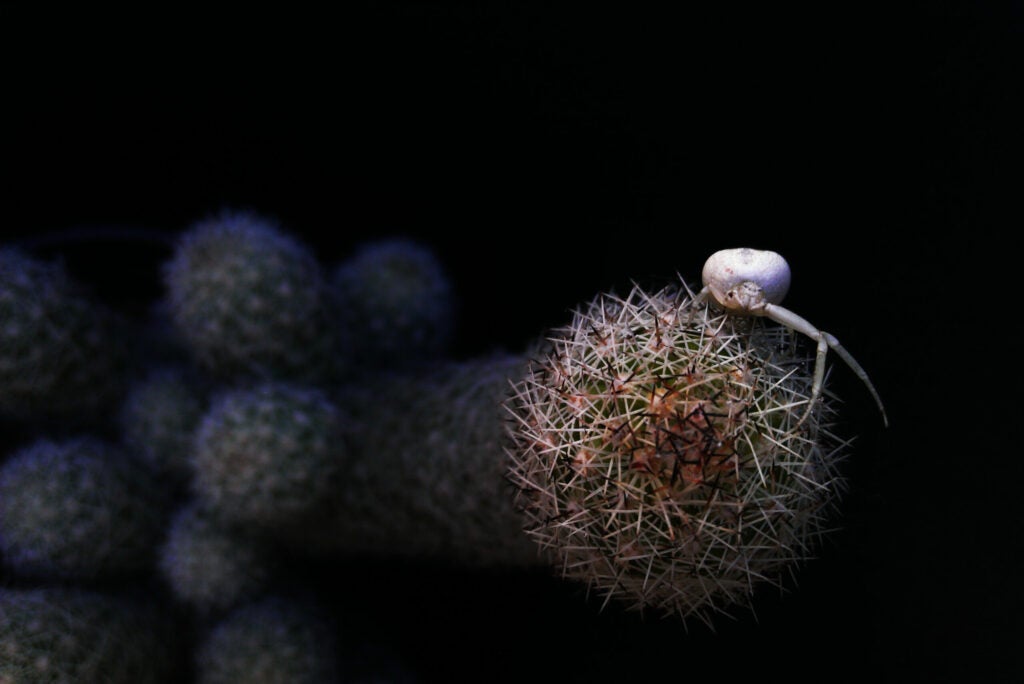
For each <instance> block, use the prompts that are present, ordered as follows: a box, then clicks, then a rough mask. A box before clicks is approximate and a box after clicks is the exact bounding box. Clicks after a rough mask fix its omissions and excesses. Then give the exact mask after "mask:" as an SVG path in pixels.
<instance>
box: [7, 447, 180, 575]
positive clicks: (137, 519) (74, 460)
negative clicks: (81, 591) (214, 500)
mask: <svg viewBox="0 0 1024 684" xmlns="http://www.w3.org/2000/svg"><path fill="white" fill-rule="evenodd" d="M168 503H169V500H168V497H167V495H166V491H165V490H164V488H163V487H162V486H161V485H160V483H159V482H158V481H157V480H156V478H155V477H154V476H153V474H152V473H151V472H150V471H149V470H148V469H147V468H146V467H145V466H144V465H143V464H142V463H140V462H139V461H138V460H137V459H134V458H132V457H130V456H128V455H127V454H125V453H123V452H122V451H120V450H119V449H118V448H117V447H116V446H114V445H111V444H108V443H105V442H102V441H100V440H98V439H94V438H91V437H83V438H76V439H69V440H65V441H61V442H53V441H50V440H40V441H37V442H34V443H32V444H31V445H29V446H27V447H25V448H23V449H21V450H19V451H17V452H15V453H14V454H13V455H12V456H11V457H10V459H9V460H8V461H7V462H6V463H4V464H3V467H2V468H0V551H2V553H3V557H4V561H5V563H6V564H7V566H8V567H9V568H10V569H11V571H12V572H14V573H15V574H17V575H19V576H25V577H39V578H54V579H68V580H80V581H89V580H101V579H109V578H114V577H122V576H131V575H138V574H142V573H147V572H150V571H152V569H153V567H154V565H153V563H154V561H155V552H156V548H157V546H158V545H159V543H160V540H161V538H162V536H163V530H164V525H165V522H166V514H167V507H168Z"/></svg>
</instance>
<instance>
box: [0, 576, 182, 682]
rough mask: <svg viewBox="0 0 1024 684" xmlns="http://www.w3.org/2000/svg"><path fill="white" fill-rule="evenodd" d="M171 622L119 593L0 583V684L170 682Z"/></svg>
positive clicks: (174, 654)
mask: <svg viewBox="0 0 1024 684" xmlns="http://www.w3.org/2000/svg"><path fill="white" fill-rule="evenodd" d="M174 627H175V625H174V622H173V620H172V619H171V618H170V617H169V616H168V615H167V614H166V613H165V612H163V611H161V610H160V609H158V608H152V607H143V606H142V605H140V604H139V603H137V602H135V601H132V600H129V599H127V598H121V597H116V596H112V595H108V594H99V593H92V592H86V591H82V590H78V589H56V588H43V589H9V588H0V684H29V683H31V684H81V683H82V682H103V684H162V683H165V682H166V683H167V684H174V683H176V682H180V681H182V680H181V679H180V675H181V674H182V673H180V672H179V667H178V666H177V662H178V661H179V660H180V657H179V656H180V654H179V644H178V643H177V640H176V639H175V637H174Z"/></svg>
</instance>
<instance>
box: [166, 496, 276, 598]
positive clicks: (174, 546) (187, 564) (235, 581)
mask: <svg viewBox="0 0 1024 684" xmlns="http://www.w3.org/2000/svg"><path fill="white" fill-rule="evenodd" d="M160 572H161V575H162V576H163V578H164V580H165V581H166V582H167V584H168V585H169V586H170V588H171V593H172V594H173V596H174V597H175V599H177V600H178V601H179V602H181V603H182V604H184V605H187V606H188V607H189V608H190V609H192V610H194V611H195V612H196V613H198V614H200V615H204V616H208V615H213V614H219V613H223V612H225V611H227V610H229V609H230V608H233V607H234V606H236V605H238V604H240V603H241V602H243V601H244V600H247V599H252V598H254V597H255V596H257V595H259V594H261V593H262V592H264V591H265V590H266V589H267V587H268V586H269V584H270V581H271V579H272V577H273V574H274V568H273V562H272V560H271V554H270V550H269V548H268V547H267V545H266V544H265V543H264V542H263V541H262V540H260V539H259V538H257V537H256V536H255V535H253V534H251V533H250V532H249V531H248V530H245V529H238V528H229V527H227V526H225V525H223V524H221V523H220V522H218V521H216V520H213V519H211V517H210V516H209V515H208V514H207V513H206V512H205V511H203V510H202V509H201V508H200V507H199V506H197V505H195V504H190V505H187V506H186V507H184V508H183V509H181V510H179V511H178V513H177V514H176V515H175V516H174V520H173V521H172V522H171V527H170V530H169V532H168V535H167V539H166V541H165V542H164V545H163V547H162V548H161V549H160Z"/></svg>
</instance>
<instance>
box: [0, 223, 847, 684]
mask: <svg viewBox="0 0 1024 684" xmlns="http://www.w3.org/2000/svg"><path fill="white" fill-rule="evenodd" d="M327 273H331V274H332V276H330V277H328V276H326V275H325V274H327ZM162 275H163V278H164V285H165V290H164V298H163V300H162V301H161V302H159V303H158V310H160V311H163V312H166V314H167V316H168V320H169V323H170V325H171V326H172V327H173V328H174V331H175V337H174V338H173V339H171V340H170V342H172V343H173V344H174V350H173V352H172V353H170V354H168V353H167V352H168V349H166V348H161V349H155V350H154V354H153V358H152V359H151V362H150V363H149V365H147V366H144V367H142V368H136V369H134V370H133V371H132V372H133V373H134V376H133V377H132V378H131V380H132V383H130V384H128V385H127V391H126V392H122V394H120V395H117V394H116V393H113V392H108V391H107V390H108V387H109V384H104V383H103V382H101V380H102V379H103V378H102V376H105V375H110V376H111V378H110V379H111V380H112V381H117V380H119V378H120V376H118V375H117V374H116V373H115V372H114V371H115V370H116V368H115V366H117V363H115V361H114V360H113V359H116V358H119V357H118V356H117V355H116V354H114V353H113V352H115V351H116V350H117V349H118V348H119V346H118V344H110V345H107V346H104V345H106V344H107V343H105V342H103V341H102V336H101V335H100V331H101V330H103V328H102V327H101V326H100V324H99V322H98V321H101V320H103V319H102V316H100V315H99V314H98V313H96V312H98V311H99V309H91V308H89V307H87V306H86V305H85V304H84V303H83V302H84V301H85V300H77V299H74V298H72V297H71V296H70V295H68V294H66V292H65V291H67V292H70V291H71V290H70V289H69V288H67V287H65V280H66V279H65V276H64V275H63V274H62V272H61V271H59V270H58V269H56V268H55V267H49V266H45V265H43V264H42V263H41V262H37V261H34V260H32V259H30V258H28V257H25V256H23V255H20V254H19V253H15V252H4V251H0V314H3V315H5V316H6V317H7V318H6V319H5V320H4V321H0V324H2V325H0V336H6V337H3V339H6V340H8V341H9V342H10V344H8V345H7V346H5V347H3V348H2V349H0V414H2V417H4V419H14V420H20V419H21V417H22V416H23V415H27V414H31V413H33V412H35V413H38V412H40V411H42V410H43V409H42V408H41V407H44V406H47V405H49V404H50V403H52V404H53V405H54V406H57V407H61V410H63V408H65V407H66V408H75V407H77V408H76V410H82V411H84V410H85V409H86V408H89V407H91V406H92V405H93V404H94V403H95V404H96V405H99V402H101V401H102V402H105V403H104V404H103V405H105V406H107V407H108V408H113V409H114V413H116V416H117V418H118V419H119V420H117V421H112V422H107V421H100V422H96V423H93V424H92V425H93V426H94V427H95V428H96V432H97V433H99V432H103V434H104V437H103V438H101V437H100V436H99V435H98V434H88V433H83V435H82V436H81V437H80V438H76V439H64V440H54V439H48V438H46V437H45V435H38V436H39V439H38V440H30V441H28V446H24V447H23V448H20V449H17V450H14V451H11V452H9V453H7V454H6V455H4V457H3V459H4V460H0V560H2V567H3V568H4V569H5V572H7V573H8V575H9V578H10V581H11V582H13V583H14V584H15V585H17V584H19V583H33V582H34V583H40V584H42V585H44V588H46V589H47V590H49V589H52V588H53V585H55V584H56V583H63V584H66V585H68V586H70V587H72V589H73V590H74V591H78V590H80V589H83V585H92V587H91V588H96V585H98V584H99V583H102V582H107V581H110V582H119V581H121V580H122V578H124V579H130V580H132V581H143V582H145V581H147V580H155V582H154V584H155V585H156V586H157V587H158V588H159V590H160V591H163V592H165V594H166V597H167V598H168V599H169V600H170V603H172V604H173V605H174V606H175V608H176V609H178V610H180V611H181V612H182V613H183V614H184V615H185V616H186V619H187V620H188V621H189V624H190V625H192V626H193V627H195V628H196V632H195V634H196V635H199V636H200V638H199V639H198V641H197V642H196V643H193V644H192V646H193V649H192V654H193V656H194V662H193V665H194V673H193V674H194V679H197V680H198V681H200V682H206V683H209V684H216V683H217V682H222V681H232V682H234V681H247V682H262V681H267V682H270V681H285V680H286V681H295V682H305V681H309V682H326V681H334V680H335V679H336V678H338V677H341V676H343V671H344V670H345V664H344V663H342V662H341V660H339V658H338V652H337V647H338V645H339V643H341V642H342V641H344V640H345V639H344V638H342V637H343V636H351V634H348V633H346V634H345V635H342V634H340V633H338V632H337V631H334V627H335V625H330V628H328V623H327V622H323V621H322V620H321V619H320V617H319V616H316V615H314V614H312V613H309V612H308V611H305V610H304V609H303V608H302V607H301V606H299V605H298V604H295V603H293V602H290V601H285V600H282V599H280V597H275V593H276V590H277V589H279V588H280V587H281V586H282V584H287V582H288V581H289V580H291V581H294V580H295V579H296V578H295V576H294V575H293V576H290V577H289V575H288V572H289V570H291V571H293V572H295V571H296V570H295V567H294V566H295V561H296V559H301V561H300V562H299V564H300V565H301V564H306V563H312V564H316V563H318V562H319V561H321V560H324V561H325V562H332V563H333V562H351V561H352V560H353V559H356V560H358V559H359V558H372V559H373V560H374V561H376V562H380V561H382V560H383V561H384V562H391V561H397V562H401V563H409V562H425V563H426V564H430V565H434V566H435V567H436V566H437V564H438V563H440V564H442V565H443V566H458V567H460V568H464V569H465V568H471V569H473V570H494V569H499V570H508V569H513V570H515V571H523V570H537V569H545V570H550V571H552V572H553V573H554V574H557V575H558V576H559V577H562V578H564V579H565V580H567V581H568V582H570V583H579V584H581V585H583V586H585V587H587V589H588V590H590V591H592V592H594V593H596V594H598V595H599V596H600V597H601V605H604V604H605V603H607V602H611V601H615V602H617V603H620V604H622V605H624V606H625V607H627V608H634V609H637V610H640V611H642V612H645V613H656V614H661V615H675V616H679V617H681V618H682V621H683V623H684V624H686V623H688V622H690V621H691V620H692V619H697V620H702V621H704V622H706V623H708V624H709V625H711V626H714V620H715V617H716V615H717V614H719V613H727V614H732V613H734V612H735V611H736V610H737V609H742V608H743V607H746V606H750V605H751V603H752V602H753V598H754V595H755V593H756V592H757V590H758V589H759V588H760V587H769V588H770V587H778V588H782V589H784V588H786V587H787V578H788V577H789V576H790V575H791V574H792V573H793V572H794V570H795V569H796V568H797V567H798V566H799V565H800V564H801V563H802V562H803V561H805V560H807V559H808V558H810V557H812V556H813V555H814V554H815V553H816V549H817V546H818V544H819V540H820V538H821V537H822V536H823V535H824V534H825V533H826V532H827V531H828V530H829V528H830V526H831V525H832V515H833V513H834V512H835V509H836V506H837V504H838V502H839V500H840V497H841V495H842V493H843V490H844V480H843V477H842V475H841V473H840V468H839V464H840V463H841V462H842V459H843V458H844V457H845V455H846V447H847V444H848V443H847V442H845V441H844V440H842V439H840V438H839V437H837V436H836V434H834V432H833V425H832V424H833V419H834V404H833V403H832V401H831V399H829V398H828V396H827V393H826V399H825V401H823V402H821V403H820V404H817V405H815V406H813V407H810V409H808V405H809V398H810V395H811V387H812V383H813V377H812V373H811V370H810V366H811V364H810V359H809V358H808V357H807V356H806V355H805V354H804V353H803V351H802V350H803V347H801V346H800V345H799V342H798V340H797V338H795V337H794V336H793V335H791V334H790V333H789V332H788V331H786V330H784V329H781V328H779V327H778V326H774V325H771V324H766V323H765V322H764V321H762V320H760V319H757V318H742V317H739V316H734V315H729V314H727V313H725V312H723V311H720V310H718V309H715V308H712V307H713V305H712V306H708V305H707V304H700V303H698V302H695V300H694V297H693V295H692V293H691V292H690V290H689V289H688V288H687V287H686V285H685V284H684V283H678V284H672V285H669V286H667V287H663V288H661V289H655V290H648V289H645V288H642V287H639V286H634V287H633V289H632V290H631V291H629V292H628V294H626V295H625V296H618V295H615V294H601V295H598V296H597V297H596V298H594V299H593V300H592V301H590V302H589V303H587V304H586V305H585V306H583V307H582V308H581V309H579V310H578V311H576V312H575V314H574V315H573V317H572V320H571V322H570V323H569V324H567V325H566V326H564V327H561V328H557V329H555V330H552V331H550V332H548V333H547V334H546V335H545V336H544V337H543V339H542V341H540V342H538V343H537V344H536V345H534V346H532V347H530V348H528V349H525V350H521V351H512V352H508V351H504V350H502V351H495V352H492V353H486V354H481V355H479V356H476V357H470V358H456V357H454V356H453V355H452V354H451V346H450V343H451V342H452V341H453V339H454V335H455V328H454V323H455V302H454V294H455V293H454V285H453V284H452V282H451V281H450V280H449V279H448V277H447V274H446V273H445V272H444V269H443V268H442V265H441V262H440V260H438V259H437V258H436V255H434V254H432V253H431V251H430V250H429V249H427V248H426V247H425V246H423V245H421V244H417V243H415V242H412V241H408V240H398V239H396V240H377V241H374V242H371V243H368V244H366V245H364V246H362V247H361V248H359V249H357V250H355V251H354V253H353V254H351V255H349V256H348V257H347V258H345V259H342V260H339V261H338V262H337V263H336V264H335V265H334V267H333V269H330V268H327V267H326V265H324V264H321V263H320V262H319V261H318V257H317V255H316V254H315V253H314V252H313V250H312V249H311V248H310V247H309V246H307V245H306V244H305V243H303V242H302V241H301V240H299V239H298V238H296V237H295V236H294V235H292V234H290V233H288V232H286V231H285V230H283V229H282V228H281V227H280V226H279V225H278V224H276V223H275V222H273V221H270V220H268V219H266V218H264V217H261V216H259V215H257V214H253V213H247V212H235V211H225V212H221V213H220V214H215V215H213V216H212V217H210V218H208V219H205V220H203V221H200V222H198V223H195V224H192V225H191V226H189V227H188V228H187V229H186V230H185V231H184V232H183V234H182V236H181V237H180V239H178V240H177V241H176V242H175V243H174V245H173V250H172V253H171V255H170V256H169V258H168V259H167V261H166V262H165V264H164V269H163V271H162ZM33 288H36V289H38V292H39V296H38V299H39V301H38V302H36V303H33V302H32V296H31V292H32V290H33ZM90 306H91V305H90ZM94 314H95V317H93V316H94ZM44 323H45V324H44ZM142 339H147V338H145V337H143V338H142ZM179 345H180V349H179V348H178V346H179ZM37 347H38V348H37ZM108 352H110V353H108ZM179 352H181V353H179ZM51 366H52V368H51ZM90 382H94V383H96V386H97V388H98V389H99V391H98V392H97V397H96V399H95V401H93V400H92V399H88V400H87V399H83V398H75V397H70V396H69V397H67V398H62V396H61V392H62V391H65V390H68V391H72V392H77V393H83V392H85V389H84V388H83V383H85V384H87V383H90ZM122 388H123V386H122ZM111 396H120V400H119V402H117V401H115V402H114V403H113V404H111V402H110V400H109V397H111ZM805 415H806V416H807V418H806V419H805V420H803V421H801V417H802V416H805ZM25 430H26V433H25V434H26V435H31V436H37V435H36V432H35V424H34V423H30V427H27V428H25ZM111 430H114V431H116V434H110V431H111ZM174 510H176V511H177V513H176V514H174V515H171V513H172V512H173V511H174ZM289 562H291V563H292V566H291V567H289ZM76 586H77V587H78V588H79V589H74V587H76ZM18 590H19V591H21V590H22V589H18ZM25 591H27V590H25ZM48 596H49V594H38V595H36V594H28V593H24V594H17V593H6V594H4V593H2V592H0V628H6V629H8V631H9V632H10V634H12V635H14V636H13V637H10V638H8V637H7V635H5V634H3V632H2V630H0V647H2V648H4V649H8V650H9V653H8V655H9V656H10V658H9V659H11V658H13V660H11V662H14V663H17V668H21V669H10V668H8V670H3V669H2V668H0V684H6V683H7V682H8V681H22V680H21V679H19V677H24V676H27V675H25V673H26V672H29V670H27V669H25V668H28V667H32V666H33V665H32V663H35V665H40V666H48V665H47V663H54V662H57V661H62V662H63V661H64V660H67V661H68V662H73V661H75V660H76V659H78V660H81V659H82V658H84V657H85V656H80V655H74V656H67V655H66V654H65V652H64V645H63V641H62V640H71V641H76V640H78V639H79V638H80V637H79V636H78V634H77V632H75V629H74V628H73V627H74V626H73V625H70V624H57V623H54V624H56V625H57V626H55V627H52V628H51V627H47V626H46V625H43V626H42V627H39V626H38V625H36V623H34V622H32V621H31V620H30V619H28V618H27V617H25V615H27V613H26V612H25V611H24V610H22V608H21V607H20V606H22V605H23V604H24V605H28V604H29V603H31V601H35V602H36V603H38V604H39V605H41V606H43V608H41V609H40V610H41V611H42V612H41V615H43V616H44V617H45V620H44V622H45V621H46V620H49V619H50V618H49V617H46V616H49V613H48V612H46V611H49V610H50V605H51V604H50V603H48V601H50V599H49V598H47V597H48ZM76 596H77V595H76ZM68 600H69V601H70V604H69V605H72V606H73V609H72V611H71V612H72V613H74V611H76V610H78V608H77V606H79V603H81V605H83V606H85V605H87V604H88V605H93V604H92V603H89V602H90V601H93V599H91V598H90V599H88V600H87V599H85V598H82V599H81V601H79V598H76V597H72V598H71V599H68ZM83 601H84V603H82V602H83ZM4 602H6V603H4ZM104 605H105V604H104ZM4 610H6V611H7V613H6V615H5V614H4V613H3V611H4ZM82 612H83V615H86V617H84V618H82V619H83V620H84V621H85V622H90V621H91V622H95V624H96V625H97V629H100V630H103V629H106V627H104V626H103V624H104V622H103V621H104V620H105V619H106V618H103V617H95V618H94V617H91V615H92V614H91V613H88V611H86V610H85V609H84V608H83V610H82ZM12 616H13V617H12ZM76 619H77V618H76ZM4 620H6V622H4ZM58 622H59V621H58ZM40 624H42V623H40ZM37 627H38V628H39V629H42V630H44V631H45V630H50V631H52V632H54V633H55V634H56V636H55V637H53V638H51V637H49V636H47V637H46V638H43V637H42V636H39V635H37V634H36V632H34V631H33V630H37ZM37 631H38V630H37ZM30 632H31V634H29V633H30ZM25 635H27V636H25ZM5 638H6V639H7V640H6V641H5V640H4V639H5ZM29 642H32V643H34V644H39V645H40V648H41V649H42V651H43V652H44V653H43V654H42V655H39V654H35V655H33V656H32V659H29V658H28V656H24V649H25V644H27V643H29ZM76 643H77V641H76ZM82 643H85V642H84V641H83V642H82ZM76 648H77V646H76ZM96 648H97V649H99V650H98V651H97V653H98V655H97V660H96V662H106V661H104V658H106V657H107V656H106V655H105V652H104V651H103V650H102V648H100V647H96ZM75 653H76V654H77V653H78V651H75ZM11 654H13V655H11ZM3 657H4V652H3V651H2V650H0V662H3ZM400 660H401V658H398V659H397V661H396V662H398V661H400ZM88 662H89V663H92V661H88ZM11 667H14V666H11ZM82 667H84V666H80V665H78V664H75V665H74V666H69V668H70V669H67V668H65V669H66V672H70V673H73V676H79V675H78V673H79V672H87V673H89V674H90V676H92V673H93V672H100V670H90V669H82ZM90 667H91V665H90ZM103 667H104V668H107V667H108V666H107V665H104V666H103ZM75 668H78V669H75ZM103 671H104V672H105V671H106V670H103ZM66 672H65V670H60V672H59V675H53V676H52V677H51V674H49V673H47V674H46V675H45V676H43V675H39V676H40V679H39V680H38V681H64V680H63V679H61V677H66V676H70V675H66ZM139 672H140V674H139V675H138V677H139V679H138V681H149V680H147V679H146V678H145V677H146V676H148V675H146V674H145V673H141V671H139ZM96 676H100V675H96ZM117 676H120V675H117ZM403 676H404V675H403ZM5 677H6V679H5ZM46 677H51V678H50V679H47V678H46ZM282 678H283V679H282ZM30 681H36V680H32V679H30ZM95 681H100V680H95ZM103 681H106V680H103ZM109 681H120V680H118V679H117V678H116V676H114V677H113V678H112V679H110V680H109ZM153 681H158V680H155V679H154V680H153Z"/></svg>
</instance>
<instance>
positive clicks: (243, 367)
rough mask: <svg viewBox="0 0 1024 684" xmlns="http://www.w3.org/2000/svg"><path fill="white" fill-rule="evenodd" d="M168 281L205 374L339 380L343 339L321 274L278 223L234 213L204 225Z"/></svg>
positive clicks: (184, 244) (182, 244) (174, 308)
mask: <svg viewBox="0 0 1024 684" xmlns="http://www.w3.org/2000/svg"><path fill="white" fill-rule="evenodd" d="M164 275H165V281H166V285H167V297H168V301H169V303H170V309H171V314H172V318H173V320H174V323H175V325H176V327H177V328H178V330H179V332H180V334H181V336H182V338H183V339H184V341H185V343H186V344H187V345H188V347H189V348H190V349H191V351H192V353H193V354H194V355H195V357H196V358H197V359H198V360H199V361H200V363H202V364H203V365H204V366H205V367H207V368H209V369H211V370H213V371H214V372H216V373H217V374H219V375H221V376H238V375H250V376H258V377H267V378H281V377H287V378H289V379H303V380H320V379H323V378H324V377H325V376H330V375H331V374H332V372H333V369H334V366H333V365H332V364H333V363H335V362H336V361H337V359H338V355H337V354H336V352H337V350H338V345H339V344H340V342H339V340H340V331H339V330H338V328H337V326H335V325H334V324H333V322H332V321H331V311H330V307H329V302H328V294H327V284H326V281H325V279H324V275H323V272H322V269H321V268H320V265H319V263H318V262H317V260H316V258H315V255H314V254H313V253H312V251H311V250H310V249H309V248H308V247H307V246H306V245H304V244H302V243H301V242H299V241H298V240H297V239H296V238H294V237H293V236H291V235H289V234H287V233H286V232H284V231H283V230H281V229H280V228H279V227H278V226H277V225H276V224H274V223H272V222H271V221H269V220H267V219H265V218H262V217H260V216H257V215H255V214H250V213H245V212H227V211H226V212H223V213H221V214H219V215H217V216H214V217H212V218H210V219H207V220H205V221H201V222H199V223H197V224H196V225H194V226H193V227H192V228H191V229H190V230H188V231H187V232H186V233H185V234H184V235H183V236H182V238H181V240H180V241H179V243H178V246H177V248H176V250H175V253H174V256H173V258H172V259H171V260H170V262H169V263H167V264H166V266H165V273H164Z"/></svg>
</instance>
